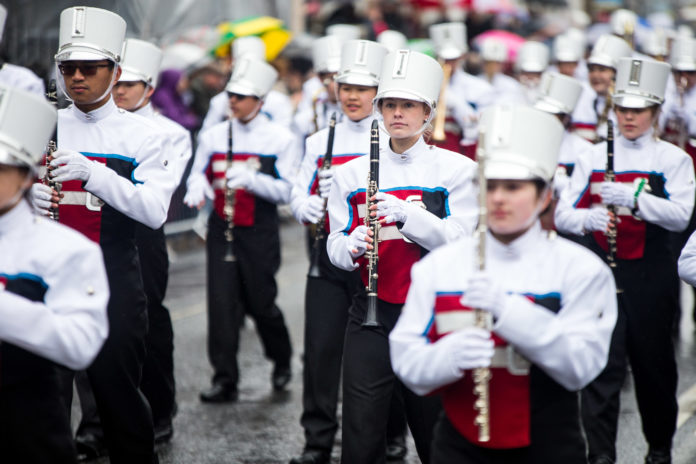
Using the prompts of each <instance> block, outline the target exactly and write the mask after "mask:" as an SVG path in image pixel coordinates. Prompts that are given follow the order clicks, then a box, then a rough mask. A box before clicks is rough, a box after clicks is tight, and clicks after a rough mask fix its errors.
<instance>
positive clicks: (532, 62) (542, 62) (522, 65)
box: [515, 40, 549, 72]
mask: <svg viewBox="0 0 696 464" xmlns="http://www.w3.org/2000/svg"><path fill="white" fill-rule="evenodd" d="M548 66H549V47H547V46H546V45H544V44H543V43H541V42H535V41H533V40H528V41H527V42H525V43H523V44H522V46H521V47H520V49H519V50H518V52H517V60H516V61H515V69H516V70H517V71H520V72H544V70H546V68H547V67H548Z"/></svg>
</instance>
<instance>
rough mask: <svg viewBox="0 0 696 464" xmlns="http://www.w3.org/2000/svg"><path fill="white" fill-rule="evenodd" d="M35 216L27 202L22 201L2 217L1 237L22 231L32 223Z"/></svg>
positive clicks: (0, 224)
mask: <svg viewBox="0 0 696 464" xmlns="http://www.w3.org/2000/svg"><path fill="white" fill-rule="evenodd" d="M33 219H34V214H33V213H32V211H31V207H30V206H29V204H28V203H27V201H26V200H24V199H21V200H19V203H17V205H16V206H15V207H14V208H12V209H11V210H9V211H8V212H6V213H5V214H3V215H2V216H0V237H2V236H3V235H7V234H9V233H12V232H14V231H21V230H24V228H25V227H26V226H27V225H28V224H30V223H31V221H32V220H33Z"/></svg>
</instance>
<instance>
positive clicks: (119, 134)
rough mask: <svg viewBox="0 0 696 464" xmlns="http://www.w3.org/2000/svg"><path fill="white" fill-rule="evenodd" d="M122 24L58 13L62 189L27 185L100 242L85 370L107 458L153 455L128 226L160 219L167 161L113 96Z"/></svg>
mask: <svg viewBox="0 0 696 464" xmlns="http://www.w3.org/2000/svg"><path fill="white" fill-rule="evenodd" d="M125 31H126V23H125V21H124V20H123V19H122V18H121V17H120V16H118V15H116V14H114V13H112V12H110V11H106V10H102V9H98V8H90V7H73V8H68V9H66V10H64V11H63V12H62V13H61V17H60V36H59V49H58V53H57V54H56V62H57V65H58V70H59V72H60V75H59V79H58V81H59V82H58V83H59V85H60V86H61V87H62V88H63V90H64V91H65V93H66V95H67V96H68V97H69V98H70V99H71V100H72V102H73V105H72V106H70V107H69V108H66V109H64V110H60V111H59V115H58V137H57V138H58V140H57V145H58V150H57V151H56V152H55V153H54V154H53V157H52V160H50V168H49V169H50V170H51V172H52V176H53V177H54V179H55V180H56V181H57V182H61V183H62V195H61V197H60V198H59V197H58V195H57V194H56V192H55V191H51V192H48V194H47V192H46V189H47V187H45V186H41V185H40V184H36V187H35V188H34V189H33V192H34V194H35V195H34V197H35V199H36V200H37V202H39V203H40V204H39V206H42V207H44V208H46V207H49V206H58V205H57V203H58V202H59V203H60V206H59V215H60V221H61V222H62V223H64V224H66V225H68V226H70V227H72V228H74V229H76V230H78V231H80V232H82V233H83V234H84V235H86V236H87V237H88V238H90V239H91V240H93V241H94V242H97V243H99V245H100V246H101V249H102V252H103V255H104V261H105V265H106V270H107V276H108V279H109V287H110V289H111V299H110V301H109V306H108V310H107V311H108V317H109V330H110V333H109V337H108V339H107V341H106V343H105V345H104V347H103V349H102V350H101V352H100V353H99V355H98V356H97V358H96V360H95V362H94V363H93V364H92V365H91V366H90V367H89V368H88V369H87V375H88V377H89V381H90V383H91V386H92V390H93V391H94V397H95V400H96V403H97V406H98V408H99V412H100V415H101V420H102V424H103V427H104V435H105V437H104V438H105V441H106V445H107V447H108V450H109V454H110V457H111V462H112V463H126V462H127V463H153V462H157V455H156V454H155V452H154V433H153V425H152V415H151V412H150V408H149V406H148V404H147V401H146V400H145V399H144V397H143V395H142V393H141V392H140V391H139V389H138V387H139V385H140V380H141V371H142V366H143V361H144V358H145V335H146V333H147V311H146V299H145V293H144V290H143V283H142V278H141V273H140V265H139V260H138V252H137V249H136V246H135V228H136V225H137V224H138V223H141V224H144V225H146V226H148V227H151V228H153V229H157V228H159V227H161V226H162V224H163V223H164V221H165V219H166V217H167V210H168V208H169V199H170V197H171V194H172V191H173V189H174V181H173V178H174V176H173V174H172V165H173V164H174V163H173V162H171V161H170V160H169V159H168V157H170V156H172V152H173V150H172V147H171V144H170V142H169V140H168V139H167V138H165V137H162V136H161V134H160V133H159V132H160V129H159V127H158V126H157V125H156V124H155V123H153V122H152V121H150V120H148V119H146V118H143V117H141V116H138V115H134V114H131V113H129V112H127V111H125V110H122V109H119V108H118V107H117V106H116V105H115V104H114V101H113V99H112V98H111V90H112V87H113V85H114V84H115V83H116V81H118V78H119V77H120V75H121V72H122V71H121V67H120V62H121V51H122V48H123V40H124V37H125ZM69 388H72V387H71V386H70V387H69ZM66 394H67V395H69V392H66Z"/></svg>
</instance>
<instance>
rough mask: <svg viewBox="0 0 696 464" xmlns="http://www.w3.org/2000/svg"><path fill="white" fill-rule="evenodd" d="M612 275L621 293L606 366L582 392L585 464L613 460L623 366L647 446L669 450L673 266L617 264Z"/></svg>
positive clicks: (673, 384)
mask: <svg viewBox="0 0 696 464" xmlns="http://www.w3.org/2000/svg"><path fill="white" fill-rule="evenodd" d="M618 269H619V272H620V274H619V275H618V276H617V278H618V281H619V282H620V283H621V285H620V286H621V287H622V288H623V289H624V291H623V293H621V294H619V295H618V307H619V314H618V320H617V323H616V328H615V329H614V333H613V335H612V340H611V347H610V350H609V361H608V363H607V366H606V367H605V368H604V370H603V371H602V372H601V373H600V375H599V376H598V377H597V378H596V379H595V380H594V381H593V382H592V383H590V384H589V385H588V386H587V387H586V388H585V389H584V390H583V392H582V413H583V425H584V427H585V433H586V435H587V440H588V444H589V458H590V462H592V460H593V459H595V458H596V457H598V456H608V457H609V458H611V459H614V460H616V436H617V428H618V416H619V398H620V393H621V387H622V385H623V383H624V379H625V376H626V372H627V362H630V364H631V370H632V373H633V380H634V383H635V390H636V399H637V401H638V409H639V411H640V416H641V420H642V425H643V434H644V435H645V439H646V441H647V442H648V445H649V446H650V447H651V448H662V449H669V448H670V447H671V445H672V437H673V436H674V433H675V431H676V421H677V412H678V407H677V399H676V392H677V365H676V360H675V355H674V344H673V341H672V327H673V323H674V318H675V313H676V308H677V304H676V302H674V301H673V299H674V297H675V295H674V292H673V291H672V288H673V287H672V285H673V282H674V281H675V279H676V278H677V277H676V266H675V265H674V263H672V265H671V267H670V265H669V264H665V263H657V265H655V266H649V265H646V263H641V262H631V261H620V262H619V264H618ZM670 269H671V270H670Z"/></svg>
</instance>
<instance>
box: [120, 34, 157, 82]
mask: <svg viewBox="0 0 696 464" xmlns="http://www.w3.org/2000/svg"><path fill="white" fill-rule="evenodd" d="M161 63H162V50H161V49H160V48H159V47H158V46H156V45H154V44H151V43H150V42H146V41H145V40H139V39H126V42H125V43H124V44H123V59H122V61H121V68H122V69H123V72H122V73H121V77H120V78H119V79H118V80H119V82H137V81H143V82H145V83H146V84H147V85H149V86H152V87H154V86H155V85H156V84H157V75H158V73H159V69H160V64H161Z"/></svg>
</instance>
